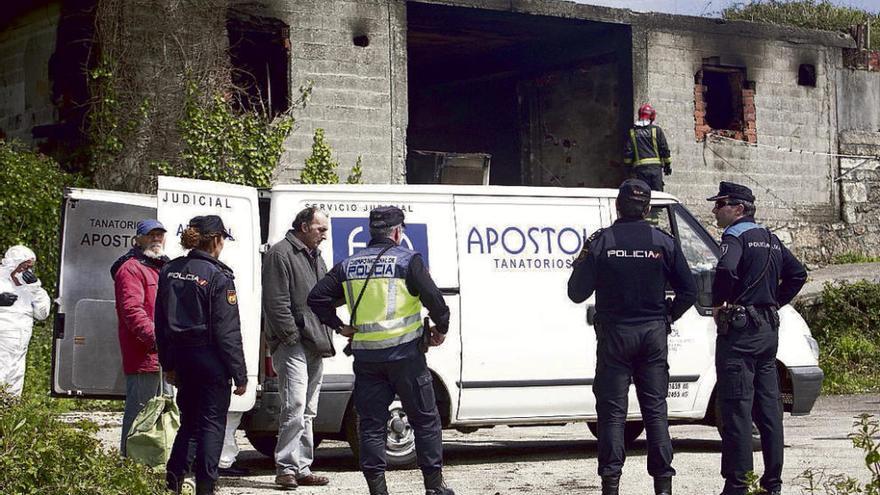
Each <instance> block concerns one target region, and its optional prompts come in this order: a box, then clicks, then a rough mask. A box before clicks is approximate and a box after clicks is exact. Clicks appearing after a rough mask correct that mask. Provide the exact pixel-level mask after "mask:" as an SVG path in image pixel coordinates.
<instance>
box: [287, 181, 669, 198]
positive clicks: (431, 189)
mask: <svg viewBox="0 0 880 495" xmlns="http://www.w3.org/2000/svg"><path fill="white" fill-rule="evenodd" d="M272 191H273V192H296V191H321V192H380V193H401V194H413V193H422V194H456V195H460V196H461V195H466V196H528V197H565V198H612V199H613V198H616V197H617V189H612V188H603V189H599V188H589V187H535V186H464V185H434V184H279V185H276V186H275V187H273V188H272ZM651 199H652V200H655V199H666V200H672V201H678V200H677V199H675V197H674V196H672V195H671V194H669V193H664V192H659V191H653V192H652V193H651Z"/></svg>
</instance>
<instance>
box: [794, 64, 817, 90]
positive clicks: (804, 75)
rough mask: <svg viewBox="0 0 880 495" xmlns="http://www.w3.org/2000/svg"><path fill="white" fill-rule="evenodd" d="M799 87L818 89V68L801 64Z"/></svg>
mask: <svg viewBox="0 0 880 495" xmlns="http://www.w3.org/2000/svg"><path fill="white" fill-rule="evenodd" d="M798 86H809V87H811V88H815V87H816V66H815V65H812V64H801V65H800V66H798Z"/></svg>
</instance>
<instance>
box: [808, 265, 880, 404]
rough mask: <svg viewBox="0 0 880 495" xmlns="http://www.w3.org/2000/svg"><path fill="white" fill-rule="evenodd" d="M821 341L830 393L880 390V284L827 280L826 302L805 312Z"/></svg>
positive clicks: (820, 362)
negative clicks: (879, 363)
mask: <svg viewBox="0 0 880 495" xmlns="http://www.w3.org/2000/svg"><path fill="white" fill-rule="evenodd" d="M803 313H804V314H805V316H806V317H807V320H808V323H809V324H810V328H811V329H812V330H813V336H814V337H815V338H816V340H817V341H818V342H819V350H820V353H821V354H820V356H819V364H820V365H821V366H822V369H823V371H825V384H824V390H825V391H826V392H829V393H833V394H839V393H861V392H876V391H880V368H878V367H877V362H880V345H878V343H880V284H874V283H870V282H865V281H861V282H856V283H847V282H841V283H839V284H831V283H827V284H825V288H824V289H823V291H822V302H821V304H820V305H818V306H817V307H815V308H814V309H811V310H806V311H804V312H803Z"/></svg>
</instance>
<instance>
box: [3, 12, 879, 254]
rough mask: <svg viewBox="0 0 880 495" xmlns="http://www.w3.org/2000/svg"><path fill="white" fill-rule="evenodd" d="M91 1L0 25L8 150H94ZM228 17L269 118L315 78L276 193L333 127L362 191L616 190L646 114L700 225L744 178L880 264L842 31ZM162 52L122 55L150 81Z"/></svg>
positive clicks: (871, 142)
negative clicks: (433, 157) (437, 186)
mask: <svg viewBox="0 0 880 495" xmlns="http://www.w3.org/2000/svg"><path fill="white" fill-rule="evenodd" d="M19 3H24V2H19ZM95 3H96V2H95V0H38V1H32V2H30V3H28V4H27V5H26V6H21V5H18V6H16V7H12V8H8V9H6V12H4V13H3V14H0V59H2V61H3V63H2V64H0V131H2V134H3V135H5V136H7V137H14V138H18V139H22V140H25V141H31V142H34V143H35V144H37V145H39V146H42V147H44V148H46V149H49V150H50V151H51V150H56V151H57V150H65V149H76V144H77V143H78V142H81V140H82V139H83V138H82V136H81V133H78V132H77V130H78V129H81V128H82V124H83V114H84V112H85V111H86V109H84V108H82V105H77V104H74V103H72V102H76V101H85V98H84V96H83V93H84V92H86V86H85V83H84V82H83V81H82V78H83V73H84V70H83V67H85V66H87V65H88V63H89V60H90V59H89V57H90V56H91V55H90V54H92V52H91V51H90V49H89V48H88V47H87V44H86V43H81V42H80V43H78V41H82V40H83V39H87V38H88V36H87V35H88V33H89V27H90V26H91V25H93V24H94V19H93V18H89V12H93V11H94V9H91V10H90V8H89V7H90V5H92V6H93V5H94V4H95ZM132 3H133V4H135V5H137V4H138V2H132ZM141 3H143V2H141ZM159 3H169V2H159ZM171 3H175V2H171ZM184 3H185V2H184ZM133 15H134V14H133ZM138 15H146V16H149V15H150V12H140V13H138ZM221 15H225V16H226V22H225V23H224V22H219V23H215V24H216V26H217V27H216V29H215V31H216V38H212V39H215V40H223V42H224V43H226V48H227V50H226V52H227V53H228V56H229V58H230V63H231V65H232V68H233V69H234V70H233V75H234V74H247V75H248V77H249V81H250V85H249V87H251V88H256V89H257V90H259V94H260V95H261V97H262V98H263V100H264V103H265V105H266V106H267V107H269V108H272V109H274V111H282V110H283V109H284V108H286V106H287V105H288V104H289V103H290V101H291V99H292V98H294V97H295V95H296V92H297V88H299V86H300V85H301V84H302V83H303V81H306V80H311V81H313V82H314V91H313V94H312V99H311V102H310V104H309V105H308V106H307V107H306V108H305V109H304V110H303V111H302V112H300V113H299V114H298V115H297V118H298V123H299V124H298V127H297V129H296V130H295V131H294V133H293V134H292V135H291V136H290V138H289V139H288V141H287V143H286V152H285V153H284V155H283V156H282V159H281V163H280V167H281V171H280V176H279V180H280V181H294V180H296V178H297V177H298V174H299V169H300V168H301V167H302V164H303V160H304V158H305V156H307V154H308V152H309V148H310V145H311V135H312V133H313V131H314V129H315V128H318V127H321V128H324V129H326V133H327V137H328V140H329V142H330V143H331V145H332V146H333V147H334V150H335V151H336V152H337V154H338V156H339V159H340V163H342V164H343V165H349V166H350V164H353V163H354V162H355V160H356V158H357V157H358V156H362V157H363V167H364V181H365V182H394V183H403V182H406V181H407V177H408V175H407V172H408V168H409V177H410V178H412V177H414V176H417V175H418V173H417V172H418V171H417V170H413V168H414V167H419V166H421V165H419V162H418V160H416V159H415V158H416V157H417V156H418V155H419V154H418V153H417V152H418V151H441V152H454V153H485V154H488V155H490V156H491V176H490V178H489V182H490V183H491V184H501V185H533V186H564V187H614V186H616V185H617V184H618V183H619V181H620V180H621V178H622V174H623V172H622V168H621V166H620V165H621V161H622V159H621V148H622V139H623V136H624V132H625V129H627V127H628V126H629V125H630V124H631V122H632V120H633V118H634V110H635V108H637V107H638V105H639V104H640V103H642V102H651V103H652V104H653V105H654V107H655V108H656V109H657V111H658V114H659V119H658V123H659V124H660V125H662V126H663V127H664V129H665V130H666V134H667V136H668V138H669V142H670V147H671V150H672V156H673V167H674V174H673V175H672V176H671V177H668V178H667V190H668V191H669V192H671V193H673V194H675V195H676V196H678V197H679V198H681V199H682V200H683V201H684V202H685V203H686V204H688V205H689V206H690V208H691V210H692V211H694V212H695V213H697V214H699V215H700V216H702V217H703V218H704V219H706V218H708V217H709V216H710V214H709V205H708V203H706V202H705V201H704V198H706V197H708V196H709V195H711V193H713V192H714V191H715V189H716V187H717V183H718V181H720V180H735V181H739V182H742V183H745V184H747V185H749V186H750V187H752V189H753V190H755V192H756V195H757V196H758V198H759V203H758V207H759V217H760V218H761V219H762V220H764V221H766V222H767V223H769V224H770V225H771V226H773V227H774V228H775V229H776V231H777V232H778V233H779V234H780V235H781V237H782V238H783V240H786V241H788V242H791V243H793V245H794V246H795V247H796V249H797V251H798V252H799V253H800V254H801V255H803V256H804V257H805V258H807V259H810V260H816V261H819V260H827V259H828V258H829V257H830V256H831V255H833V254H840V253H843V252H847V251H860V252H864V253H866V254H872V255H875V256H876V255H880V251H878V250H880V220H878V211H880V210H878V209H876V208H875V206H874V205H877V204H878V203H880V172H878V167H880V161H878V159H877V158H876V157H877V156H878V155H880V60H878V57H877V54H876V53H873V54H872V53H871V52H867V51H864V50H859V47H858V46H857V43H856V41H855V40H854V39H853V38H852V37H850V36H848V35H844V34H838V33H831V32H820V31H809V30H802V29H795V28H785V27H778V26H770V25H763V24H755V23H747V22H727V21H723V20H720V19H709V18H695V17H685V16H673V15H665V14H642V13H634V12H631V11H629V10H623V9H612V8H604V7H595V6H588V5H579V4H574V3H570V2H563V1H552V0H551V1H537V0H531V1H530V0H503V1H502V0H436V1H432V0H419V1H413V0H410V1H405V0H283V1H282V0H264V1H254V2H231V3H230V5H229V6H228V9H226V11H225V13H224V12H223V11H221ZM192 22H193V25H195V24H197V23H198V22H197V21H195V20H194V21H192ZM162 46H163V47H165V48H163V49H166V48H167V46H166V45H162ZM157 50H159V48H151V49H143V50H138V49H137V47H130V50H128V53H129V56H131V57H135V58H134V61H135V62H137V61H138V60H139V59H138V58H137V57H142V59H143V60H142V62H141V63H142V64H143V65H144V66H156V60H159V59H157ZM144 72H145V73H146V72H148V71H144ZM166 72H173V71H166ZM171 75H172V76H173V74H171ZM151 77H153V79H149V81H150V82H151V83H152V81H154V80H155V79H156V78H161V77H166V75H163V73H162V71H159V70H157V71H155V72H154V73H152V76H151ZM233 77H234V76H233ZM144 78H146V76H144ZM841 154H842V155H853V156H851V157H847V156H844V157H841V156H839V155H841ZM871 157H873V158H871Z"/></svg>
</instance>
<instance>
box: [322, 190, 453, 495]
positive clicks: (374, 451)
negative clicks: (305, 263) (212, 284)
mask: <svg viewBox="0 0 880 495" xmlns="http://www.w3.org/2000/svg"><path fill="white" fill-rule="evenodd" d="M403 220H404V215H403V211H401V210H400V209H399V208H395V207H393V206H389V207H380V208H376V209H374V210H373V211H371V212H370V235H371V237H372V239H371V240H370V243H369V245H368V246H367V248H366V249H363V250H361V251H359V252H357V253H355V254H354V255H353V256H351V257H349V258H347V259H345V260H343V261H342V262H340V263H339V264H337V265H336V266H334V267H333V269H332V270H330V271H329V272H328V273H327V275H326V276H325V277H324V278H323V279H321V280H320V281H319V282H318V284H317V285H316V286H315V287H314V288H313V289H312V291H311V293H310V294H309V299H308V304H309V307H310V308H311V309H312V311H313V312H314V313H315V314H316V315H317V316H318V318H319V319H320V320H321V322H322V323H323V324H325V325H327V326H329V327H330V328H333V329H335V330H336V331H337V332H338V333H340V334H341V335H344V336H346V337H349V338H350V341H351V351H352V353H353V354H354V375H355V382H354V405H355V409H356V410H357V414H358V419H359V430H360V464H361V470H362V471H363V473H364V477H365V478H366V480H367V485H368V486H369V489H370V495H387V494H388V488H387V486H386V484H385V467H386V461H385V442H386V438H387V432H386V426H387V423H388V419H389V413H388V407H389V406H390V405H391V402H392V401H393V400H394V397H395V395H397V396H398V397H400V401H401V403H402V404H403V408H404V410H405V411H406V414H407V417H408V419H409V423H410V425H411V426H412V427H413V429H414V430H415V437H416V439H415V443H416V454H417V457H418V464H419V467H420V468H421V470H422V475H423V477H424V481H425V494H426V495H454V492H453V491H452V490H451V489H449V488H448V487H447V486H446V484H445V483H444V481H443V473H442V467H443V444H442V438H441V423H440V414H439V412H438V411H437V403H436V399H435V397H434V387H433V382H432V378H431V372H430V371H429V370H428V366H427V363H426V362H425V354H424V350H425V348H424V347H423V345H424V342H425V339H424V337H423V335H424V332H429V340H430V342H429V343H430V345H435V346H436V345H440V344H442V343H443V341H444V340H445V338H446V332H447V330H448V328H449V308H448V307H447V306H446V303H445V302H444V301H443V295H442V294H441V293H440V290H439V289H438V288H437V286H436V285H435V284H434V281H433V280H432V279H431V275H430V274H429V273H428V269H427V267H426V266H425V262H424V261H423V260H422V256H421V254H419V253H417V252H415V251H412V250H409V249H406V248H404V247H401V246H400V242H401V240H402V239H403V229H404V228H405V224H404V222H403ZM341 300H344V301H345V303H346V304H347V305H348V309H349V313H350V314H351V315H352V317H351V321H350V324H349V325H346V324H344V323H343V322H342V321H341V320H340V319H339V317H337V316H336V306H337V305H338V303H337V301H341ZM422 304H424V305H425V307H427V308H428V313H429V315H430V317H431V319H432V320H434V322H435V323H436V326H435V327H431V328H423V325H422V317H421V310H422Z"/></svg>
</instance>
